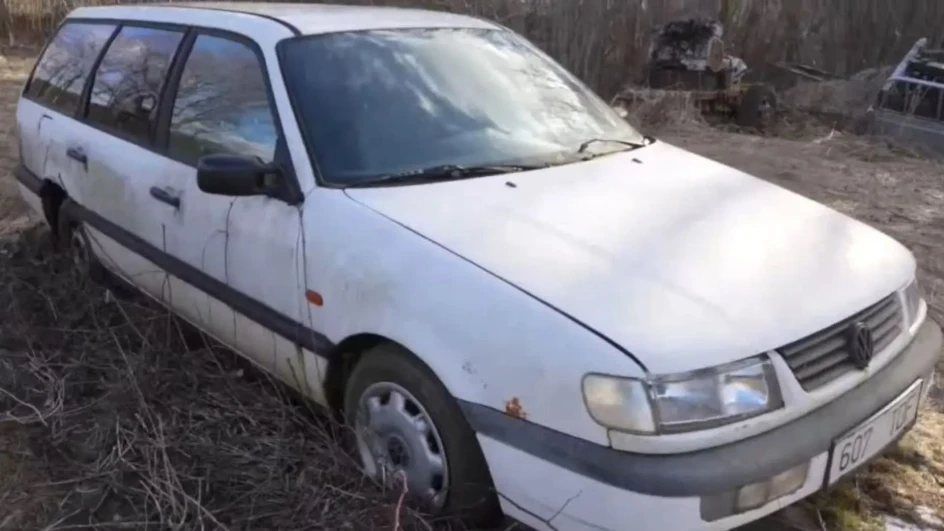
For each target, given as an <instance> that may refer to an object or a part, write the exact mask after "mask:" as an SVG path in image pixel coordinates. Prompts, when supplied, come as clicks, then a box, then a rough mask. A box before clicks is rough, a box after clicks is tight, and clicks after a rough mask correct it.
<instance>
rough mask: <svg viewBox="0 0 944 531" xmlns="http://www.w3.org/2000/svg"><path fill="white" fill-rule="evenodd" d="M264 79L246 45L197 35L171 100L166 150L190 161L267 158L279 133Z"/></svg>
mask: <svg viewBox="0 0 944 531" xmlns="http://www.w3.org/2000/svg"><path fill="white" fill-rule="evenodd" d="M265 80H266V78H265V70H264V68H263V65H262V63H261V62H260V60H259V58H258V56H257V55H256V54H255V52H254V51H253V49H252V48H250V47H249V46H248V45H247V44H244V43H242V42H239V41H236V40H231V39H227V38H223V37H216V36H213V35H200V36H198V37H197V39H196V41H194V44H193V50H192V51H191V52H190V56H189V57H188V58H187V63H186V64H185V65H184V69H183V73H182V75H181V78H180V84H179V86H178V89H177V95H176V97H175V99H174V108H173V112H172V114H171V121H170V135H169V139H168V154H169V155H170V156H171V157H172V158H174V159H177V160H179V161H181V162H184V163H186V164H191V165H196V163H197V161H198V160H199V159H200V157H203V156H205V155H216V154H240V155H254V156H256V157H258V158H259V159H261V160H262V161H263V162H272V160H273V159H274V157H275V147H276V142H277V140H278V132H277V127H276V125H275V124H276V122H275V119H274V117H273V116H274V115H273V112H272V109H271V108H270V106H269V98H268V91H267V88H266V82H265Z"/></svg>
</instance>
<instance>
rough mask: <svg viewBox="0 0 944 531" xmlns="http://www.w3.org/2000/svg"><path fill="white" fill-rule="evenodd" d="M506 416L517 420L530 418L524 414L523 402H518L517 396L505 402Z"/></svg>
mask: <svg viewBox="0 0 944 531" xmlns="http://www.w3.org/2000/svg"><path fill="white" fill-rule="evenodd" d="M505 414H506V415H508V416H509V417H515V418H516V419H524V418H527V417H528V415H527V414H526V413H525V412H524V408H523V407H521V401H520V400H518V397H517V396H516V397H513V398H512V399H511V400H509V401H507V402H505Z"/></svg>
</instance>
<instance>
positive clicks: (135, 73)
mask: <svg viewBox="0 0 944 531" xmlns="http://www.w3.org/2000/svg"><path fill="white" fill-rule="evenodd" d="M183 35H184V34H183V33H182V32H181V31H175V30H165V29H157V28H142V27H134V26H124V27H122V28H121V31H120V32H119V33H118V35H117V36H116V37H115V40H114V41H112V43H111V45H110V46H109V47H108V50H106V51H105V55H104V56H103V57H102V62H101V64H100V65H99V67H98V70H96V72H95V79H94V82H93V84H92V94H91V98H90V100H89V108H88V121H89V122H90V123H92V124H96V125H99V126H101V127H103V128H105V129H107V130H110V131H112V132H114V133H116V134H118V135H119V136H123V137H124V138H127V139H128V140H131V141H133V142H137V143H141V144H149V143H150V142H151V141H152V139H153V136H154V130H155V122H156V120H157V104H158V102H159V101H160V99H161V89H162V88H163V86H164V81H165V80H166V78H167V71H168V70H169V69H170V63H171V61H172V60H173V58H174V54H175V53H176V52H177V47H178V46H179V45H180V41H181V40H183Z"/></svg>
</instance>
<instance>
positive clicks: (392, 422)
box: [344, 344, 501, 528]
mask: <svg viewBox="0 0 944 531" xmlns="http://www.w3.org/2000/svg"><path fill="white" fill-rule="evenodd" d="M344 415H345V420H346V421H347V423H348V425H349V426H351V427H352V428H353V429H354V434H355V439H356V451H357V454H358V457H359V458H360V461H361V465H362V466H363V468H364V471H365V472H366V473H367V474H368V475H370V476H371V477H373V478H375V479H377V480H378V481H380V482H381V483H383V484H385V485H388V486H392V487H395V486H396V485H397V483H396V482H397V481H398V478H401V479H405V481H406V486H407V489H408V493H409V494H410V495H411V498H412V499H414V500H416V501H418V502H419V503H420V504H421V505H422V506H423V507H424V508H425V509H427V510H428V511H429V512H431V513H433V514H435V515H441V516H452V517H458V518H459V519H461V520H462V521H463V523H465V524H466V525H469V526H471V527H473V528H482V527H490V526H494V525H497V524H498V522H499V521H500V518H501V509H500V506H499V503H498V497H497V495H496V494H495V489H494V487H493V485H492V479H491V474H490V473H489V470H488V465H487V463H486V461H485V457H484V455H483V454H482V450H481V448H480V447H479V444H478V440H477V439H476V437H475V433H474V432H473V431H472V429H471V428H470V427H469V425H468V423H467V422H466V420H465V417H464V415H463V413H462V411H461V409H460V408H459V405H458V404H457V403H456V401H455V399H454V398H453V397H452V396H451V395H450V394H449V392H448V391H447V390H446V388H445V386H443V384H442V383H441V382H440V381H439V380H438V379H437V378H436V376H435V375H434V374H433V373H432V371H430V370H429V369H428V368H427V367H426V366H424V365H423V364H422V363H420V362H419V361H417V360H416V359H415V358H414V357H413V355H412V354H411V353H409V352H408V351H406V350H405V349H403V348H401V347H398V346H396V345H392V344H384V345H380V346H378V347H375V348H374V349H371V350H370V351H368V352H366V353H365V354H364V356H363V357H362V359H361V361H360V362H359V363H358V364H357V366H356V367H355V368H354V371H353V373H352V374H351V377H350V379H349V380H348V383H347V386H346V389H345V393H344Z"/></svg>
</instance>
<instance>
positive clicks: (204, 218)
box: [167, 32, 318, 393]
mask: <svg viewBox="0 0 944 531" xmlns="http://www.w3.org/2000/svg"><path fill="white" fill-rule="evenodd" d="M261 57H262V54H261V53H259V51H258V49H257V48H256V47H255V44H253V43H252V42H251V41H248V40H247V39H244V38H242V37H238V36H234V35H230V34H223V33H218V32H213V33H198V34H197V36H196V39H195V40H194V42H193V47H192V50H191V51H190V53H189V56H188V57H187V60H186V62H185V63H184V64H183V69H182V71H181V73H180V80H179V86H178V88H177V90H176V94H175V96H174V99H173V101H174V107H173V111H172V112H171V113H170V124H169V132H168V135H167V136H168V138H167V154H168V156H169V157H170V158H171V159H173V160H172V161H171V162H170V163H169V166H167V168H168V171H170V172H172V173H173V174H174V175H177V176H179V178H177V179H175V182H177V183H179V186H180V190H179V199H180V207H179V215H178V216H177V218H176V221H177V224H176V225H175V226H174V227H173V230H170V231H169V233H170V235H169V238H168V242H169V243H168V245H169V248H168V250H169V252H170V253H171V254H172V255H173V256H174V257H175V258H177V259H179V260H180V261H181V262H183V264H185V265H186V266H189V267H191V268H192V269H193V276H192V278H181V279H179V280H174V281H173V284H172V287H171V290H172V294H171V297H172V300H173V304H174V307H175V309H177V311H179V312H180V313H182V314H183V315H186V316H188V317H190V318H192V319H193V320H195V321H198V322H201V323H204V325H205V326H206V328H207V329H208V330H209V331H210V332H211V333H213V334H214V335H216V336H217V338H218V339H220V340H222V341H223V342H225V343H227V344H229V345H231V346H233V347H235V348H236V349H238V350H240V351H241V352H242V353H243V354H245V355H246V356H248V357H249V358H250V359H251V360H253V361H254V362H256V363H257V364H259V365H261V366H262V367H264V368H266V369H268V370H270V371H272V372H274V373H275V374H276V375H277V376H279V377H280V378H282V379H283V380H285V381H286V382H288V383H289V384H291V385H293V386H295V387H297V388H299V389H300V390H302V391H303V392H307V393H311V392H312V391H313V390H312V389H310V385H309V381H310V378H309V376H310V375H317V373H318V367H317V366H316V364H315V363H314V361H313V359H314V357H313V356H312V355H306V354H305V353H304V349H302V348H301V347H300V346H299V345H300V344H301V343H303V341H300V340H299V338H298V337H297V336H298V334H299V332H298V331H299V330H300V326H299V324H298V323H300V322H304V321H303V320H305V319H307V313H306V312H307V302H306V300H305V286H304V282H303V280H302V279H303V278H304V259H303V258H302V255H301V253H300V251H301V249H302V248H303V241H302V238H301V209H300V208H299V207H298V206H295V205H291V204H289V203H288V202H286V201H283V200H281V199H276V198H271V197H264V196H252V197H228V196H222V195H211V194H207V193H205V192H203V191H201V190H200V189H199V186H198V184H197V170H196V167H197V164H198V161H199V160H200V158H201V157H203V156H206V155H211V154H230V155H244V156H254V157H258V158H259V159H260V160H261V161H262V162H266V163H268V162H278V163H279V165H280V166H281V167H282V168H283V170H284V171H285V173H286V177H289V178H291V176H292V164H291V160H290V157H289V156H288V153H287V148H286V145H285V140H284V138H283V136H282V133H281V131H280V127H279V125H278V122H277V120H276V119H275V116H276V114H275V109H273V108H272V105H271V104H270V102H271V101H272V98H271V97H270V89H269V86H268V83H267V82H266V77H265V76H266V74H265V72H266V69H265V65H264V63H263V62H262V60H261ZM315 381H317V380H315Z"/></svg>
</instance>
